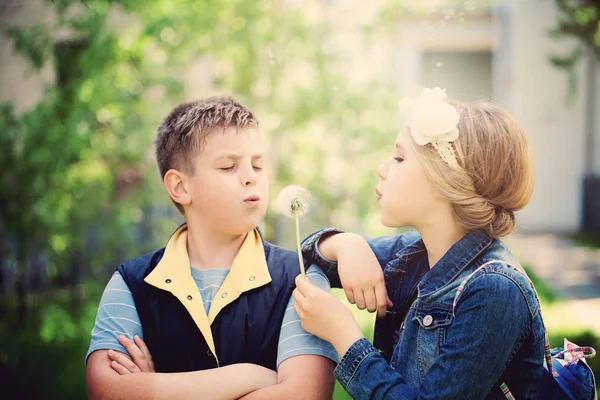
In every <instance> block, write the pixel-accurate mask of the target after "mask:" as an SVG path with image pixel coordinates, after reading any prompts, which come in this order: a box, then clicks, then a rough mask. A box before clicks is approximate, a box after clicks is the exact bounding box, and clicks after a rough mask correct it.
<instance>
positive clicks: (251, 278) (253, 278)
mask: <svg viewBox="0 0 600 400" xmlns="http://www.w3.org/2000/svg"><path fill="white" fill-rule="evenodd" d="M248 279H250V280H251V281H253V280H255V279H256V278H255V277H253V276H251V277H250V278H248Z"/></svg>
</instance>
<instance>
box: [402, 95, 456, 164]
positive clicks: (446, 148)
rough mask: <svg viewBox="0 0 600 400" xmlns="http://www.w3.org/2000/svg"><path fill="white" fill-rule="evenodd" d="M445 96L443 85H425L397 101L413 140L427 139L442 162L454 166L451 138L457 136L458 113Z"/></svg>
mask: <svg viewBox="0 0 600 400" xmlns="http://www.w3.org/2000/svg"><path fill="white" fill-rule="evenodd" d="M446 97H447V96H446V90H445V89H440V88H439V87H436V88H433V89H428V88H425V89H423V91H422V92H421V96H420V97H418V98H411V97H405V98H403V99H402V100H400V102H399V103H398V105H399V106H400V113H401V114H402V116H403V117H404V118H405V121H406V126H407V127H408V130H409V132H410V134H411V135H412V137H413V139H414V141H415V143H416V144H417V145H419V146H425V145H427V144H429V143H431V145H432V146H433V147H434V148H435V149H436V150H437V152H438V154H439V155H440V158H441V159H442V160H443V161H444V162H445V163H446V164H448V165H450V166H451V167H458V162H457V161H456V152H455V151H454V147H452V142H454V141H455V140H456V139H458V121H459V119H460V114H459V113H458V111H457V110H456V107H454V106H453V105H451V104H449V103H448V102H447V101H446Z"/></svg>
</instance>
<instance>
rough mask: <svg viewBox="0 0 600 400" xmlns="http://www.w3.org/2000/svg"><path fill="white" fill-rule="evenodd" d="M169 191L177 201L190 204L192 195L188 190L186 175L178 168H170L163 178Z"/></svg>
mask: <svg viewBox="0 0 600 400" xmlns="http://www.w3.org/2000/svg"><path fill="white" fill-rule="evenodd" d="M163 183H164V185H165V188H166V189H167V193H169V196H171V198H172V199H173V201H174V202H175V203H178V204H181V205H186V206H187V205H189V204H190V203H191V202H192V197H191V195H190V193H189V192H188V190H187V184H186V176H185V175H184V174H182V173H181V172H179V171H177V170H176V169H170V170H168V171H167V173H166V174H165V177H164V179H163Z"/></svg>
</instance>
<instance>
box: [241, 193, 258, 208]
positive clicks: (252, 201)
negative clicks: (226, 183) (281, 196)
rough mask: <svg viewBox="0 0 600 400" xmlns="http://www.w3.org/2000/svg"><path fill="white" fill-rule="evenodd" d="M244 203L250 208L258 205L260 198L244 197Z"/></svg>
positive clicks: (254, 196)
mask: <svg viewBox="0 0 600 400" xmlns="http://www.w3.org/2000/svg"><path fill="white" fill-rule="evenodd" d="M244 203H246V204H249V205H251V206H257V205H258V203H260V196H258V195H253V196H249V197H246V198H245V199H244Z"/></svg>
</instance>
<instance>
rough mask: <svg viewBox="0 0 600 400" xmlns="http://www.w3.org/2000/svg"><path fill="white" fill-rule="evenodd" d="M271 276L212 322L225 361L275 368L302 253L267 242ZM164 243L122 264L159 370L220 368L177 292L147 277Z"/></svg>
mask: <svg viewBox="0 0 600 400" xmlns="http://www.w3.org/2000/svg"><path fill="white" fill-rule="evenodd" d="M263 245H264V249H265V257H266V260H267V266H268V268H269V273H270V274H271V279H272V281H271V282H270V283H268V284H267V285H264V286H261V287H259V288H256V289H253V290H251V291H248V292H245V293H242V295H241V296H240V297H239V298H238V299H237V300H236V301H234V302H233V303H231V304H229V305H227V306H226V307H225V308H224V309H223V310H221V311H220V312H219V314H218V315H217V317H216V319H215V320H214V322H213V323H212V325H211V330H212V334H213V339H214V341H215V349H216V352H217V357H218V358H219V364H220V366H225V365H230V364H236V363H252V364H257V365H262V366H263V367H266V368H270V369H272V370H275V369H276V361H277V346H278V342H279V332H280V329H281V322H282V321H283V315H284V313H285V309H286V306H287V303H288V301H289V299H290V296H291V295H292V291H293V290H294V288H295V287H296V285H295V283H294V279H295V278H296V276H297V275H298V274H299V273H300V268H299V266H298V255H297V254H296V253H295V252H293V251H291V250H287V249H283V248H281V247H278V246H275V245H273V244H271V243H269V242H265V241H263ZM163 253H164V248H163V249H160V250H158V251H156V252H154V253H149V254H146V255H143V256H140V257H138V258H136V259H134V260H131V261H129V262H127V263H125V264H123V265H121V266H120V267H119V268H118V271H119V273H120V274H121V276H123V279H124V280H125V283H127V286H129V289H130V290H131V293H132V294H133V300H134V302H135V306H136V308H137V312H138V314H139V317H140V321H141V323H142V329H143V332H144V341H145V342H146V344H147V345H148V349H149V350H150V354H152V358H153V361H154V366H155V368H156V372H186V371H197V370H203V369H209V368H216V367H217V361H216V360H215V358H214V356H213V355H212V353H211V352H210V350H209V347H208V344H207V343H206V340H205V339H204V337H203V336H202V333H200V329H198V327H197V326H196V324H195V323H194V321H193V319H192V317H191V316H190V315H189V313H188V312H187V310H186V309H185V307H184V306H183V305H182V304H181V303H180V302H179V300H177V298H176V297H175V296H173V295H172V294H171V293H169V292H166V291H164V290H161V289H158V288H156V287H154V286H152V285H149V284H147V283H146V282H144V278H145V277H146V276H147V275H148V274H149V273H150V272H152V270H153V269H154V268H155V267H156V265H157V264H158V262H159V261H160V260H161V258H162V256H163Z"/></svg>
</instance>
